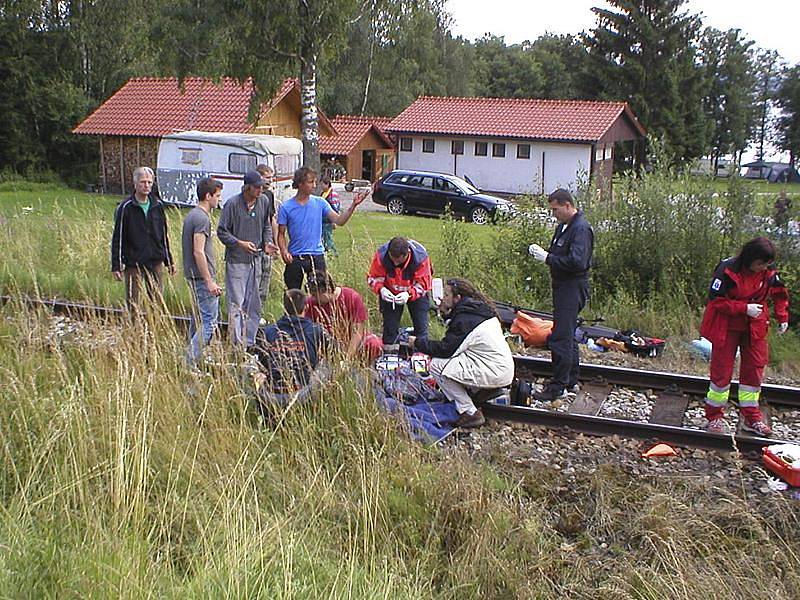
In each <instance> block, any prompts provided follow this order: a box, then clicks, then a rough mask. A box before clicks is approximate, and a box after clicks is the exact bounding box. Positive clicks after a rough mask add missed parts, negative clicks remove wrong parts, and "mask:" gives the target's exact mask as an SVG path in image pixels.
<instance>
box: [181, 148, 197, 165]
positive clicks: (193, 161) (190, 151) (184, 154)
mask: <svg viewBox="0 0 800 600" xmlns="http://www.w3.org/2000/svg"><path fill="white" fill-rule="evenodd" d="M180 151H181V162H182V163H183V164H184V165H199V164H200V148H181V149H180Z"/></svg>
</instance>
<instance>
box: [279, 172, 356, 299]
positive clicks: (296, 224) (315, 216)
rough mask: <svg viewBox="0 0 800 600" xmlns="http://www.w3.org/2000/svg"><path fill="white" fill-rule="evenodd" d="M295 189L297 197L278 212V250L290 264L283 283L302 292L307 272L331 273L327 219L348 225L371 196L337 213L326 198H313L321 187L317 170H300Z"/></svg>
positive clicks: (295, 174)
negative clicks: (326, 241) (324, 237)
mask: <svg viewBox="0 0 800 600" xmlns="http://www.w3.org/2000/svg"><path fill="white" fill-rule="evenodd" d="M292 187H293V188H295V189H296V190H297V195H295V196H294V198H290V199H289V200H287V201H286V202H284V203H283V204H282V205H281V208H280V210H279V211H278V247H279V248H280V251H281V258H282V259H283V262H284V263H285V264H286V268H285V269H284V271H283V281H284V283H285V284H286V289H289V290H295V289H301V286H302V285H303V273H306V274H308V273H313V272H314V271H326V270H327V267H326V265H325V249H324V247H323V245H322V223H323V221H324V220H325V219H327V220H328V221H330V222H331V223H334V224H335V225H339V226H342V225H344V224H345V223H347V221H349V220H350V217H351V216H353V213H354V212H355V210H356V208H357V207H358V205H359V204H361V203H362V202H363V201H364V199H365V198H366V197H367V193H368V192H362V193H360V194H356V195H355V197H354V198H353V203H352V204H351V205H350V206H349V207H348V209H347V210H345V211H342V212H340V213H337V212H336V211H335V210H333V209H332V208H331V205H330V204H328V202H327V201H326V200H325V199H324V198H321V197H320V196H313V195H312V192H313V191H314V190H315V189H316V187H317V172H316V171H315V170H314V169H312V168H310V167H300V168H299V169H297V171H295V172H294V179H293V180H292ZM287 231H288V232H289V241H288V242H287V240H286V232H287Z"/></svg>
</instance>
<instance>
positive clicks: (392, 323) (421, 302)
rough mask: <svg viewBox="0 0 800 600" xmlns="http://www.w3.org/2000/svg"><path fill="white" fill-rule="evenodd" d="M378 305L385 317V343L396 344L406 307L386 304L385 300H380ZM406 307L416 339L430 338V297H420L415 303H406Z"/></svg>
mask: <svg viewBox="0 0 800 600" xmlns="http://www.w3.org/2000/svg"><path fill="white" fill-rule="evenodd" d="M378 305H379V306H380V310H381V314H382V315H383V343H384V344H396V343H397V334H398V332H399V330H400V318H401V317H402V316H403V306H404V305H403V304H395V305H392V303H391V302H386V301H385V300H384V299H383V298H381V299H380V300H378ZM405 306H407V307H408V312H409V314H411V322H412V323H413V324H414V335H415V336H416V337H428V309H429V308H430V300H428V295H427V294H426V295H424V296H420V297H419V298H417V299H416V300H414V301H413V302H408V303H406V304H405Z"/></svg>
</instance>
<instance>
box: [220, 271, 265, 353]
mask: <svg viewBox="0 0 800 600" xmlns="http://www.w3.org/2000/svg"><path fill="white" fill-rule="evenodd" d="M260 281H261V258H260V257H258V256H255V257H253V258H252V259H251V262H249V263H235V262H226V263H225V295H226V296H227V298H228V334H229V335H230V337H231V342H232V343H233V345H234V346H243V347H244V348H249V347H250V346H252V345H253V344H255V343H256V333H257V332H258V321H259V319H261V297H260V296H259V289H258V286H259V282H260Z"/></svg>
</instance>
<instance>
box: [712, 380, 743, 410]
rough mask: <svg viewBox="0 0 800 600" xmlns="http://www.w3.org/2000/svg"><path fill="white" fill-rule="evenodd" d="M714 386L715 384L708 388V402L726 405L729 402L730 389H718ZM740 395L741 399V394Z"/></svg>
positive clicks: (713, 404) (715, 404) (714, 404)
mask: <svg viewBox="0 0 800 600" xmlns="http://www.w3.org/2000/svg"><path fill="white" fill-rule="evenodd" d="M713 388H714V386H713V384H712V386H711V387H709V388H708V393H706V404H711V405H712V406H725V405H726V404H727V403H728V393H729V392H730V390H729V389H728V388H726V389H724V390H716V389H713ZM739 397H740V399H741V396H739Z"/></svg>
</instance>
